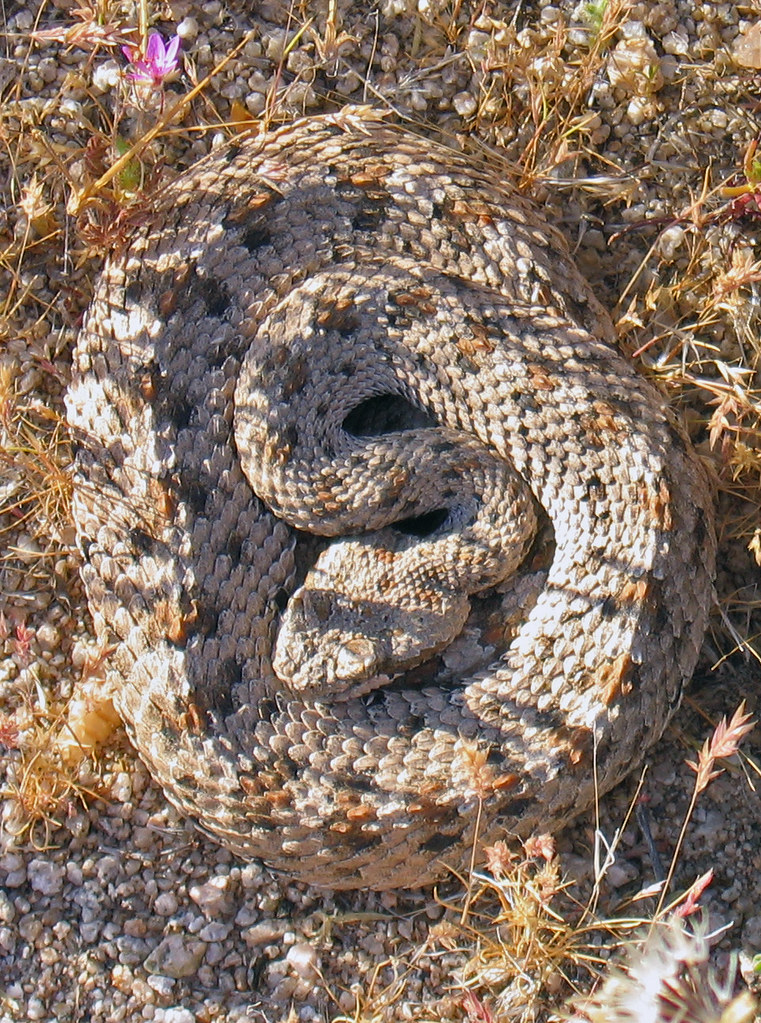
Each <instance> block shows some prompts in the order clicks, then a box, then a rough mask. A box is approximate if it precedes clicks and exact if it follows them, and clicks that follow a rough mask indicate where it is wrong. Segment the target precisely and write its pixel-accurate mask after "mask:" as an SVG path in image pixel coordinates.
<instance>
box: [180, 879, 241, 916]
mask: <svg viewBox="0 0 761 1023" xmlns="http://www.w3.org/2000/svg"><path fill="white" fill-rule="evenodd" d="M229 883H230V880H229V878H228V877H227V876H226V875H224V874H221V875H220V876H218V877H212V878H211V880H209V881H206V882H205V883H204V884H194V885H191V887H190V889H189V891H188V894H189V895H190V897H191V899H192V900H193V902H195V904H196V905H197V906H198V907H199V908H200V909H201V911H202V912H203V914H204V916H206V917H213V916H222V915H223V914H225V913H229V912H230V911H231V910H232V908H233V900H232V897H231V895H230V893H229V892H228V890H227V889H228V886H229Z"/></svg>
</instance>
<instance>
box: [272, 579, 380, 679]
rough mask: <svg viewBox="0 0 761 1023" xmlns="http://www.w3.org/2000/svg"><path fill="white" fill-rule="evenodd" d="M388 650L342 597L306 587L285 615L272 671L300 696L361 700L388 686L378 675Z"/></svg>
mask: <svg viewBox="0 0 761 1023" xmlns="http://www.w3.org/2000/svg"><path fill="white" fill-rule="evenodd" d="M347 612H348V613H347ZM352 619H354V620H352ZM385 645H386V644H385V643H384V640H383V637H382V636H381V637H377V638H376V637H374V636H372V635H370V634H368V633H367V632H366V631H363V627H362V623H361V621H357V620H356V616H355V615H353V614H352V613H351V610H350V609H349V608H347V607H346V600H345V598H344V597H343V595H342V594H339V593H334V592H331V591H329V590H321V589H310V588H308V587H307V586H302V587H301V588H300V589H298V590H297V591H296V592H295V593H294V595H293V596H292V597H291V599H290V601H289V602H288V607H287V608H286V611H285V613H284V615H283V618H282V621H281V624H280V630H279V632H278V636H277V640H276V642H275V649H274V656H273V667H274V669H275V674H276V675H277V676H278V677H279V678H280V680H281V681H282V682H284V683H286V685H288V687H289V688H290V689H292V690H294V691H296V692H299V693H301V694H304V695H307V694H308V695H311V696H331V697H334V698H335V697H343V698H347V697H349V696H358V695H361V694H362V693H366V692H368V691H369V690H371V689H376V688H377V687H378V686H381V685H384V684H385V683H386V682H388V681H389V677H388V675H385V674H380V673H379V672H380V669H381V665H382V662H383V661H384V659H387V651H385V650H384V646H385Z"/></svg>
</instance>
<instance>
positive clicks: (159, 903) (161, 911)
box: [153, 892, 178, 916]
mask: <svg viewBox="0 0 761 1023" xmlns="http://www.w3.org/2000/svg"><path fill="white" fill-rule="evenodd" d="M177 905H178V903H177V897H176V896H175V895H174V894H173V893H172V892H162V893H161V895H159V896H157V897H156V901H155V902H154V903H153V909H154V911H155V912H156V913H158V915H159V916H171V915H172V914H173V913H176V912H177Z"/></svg>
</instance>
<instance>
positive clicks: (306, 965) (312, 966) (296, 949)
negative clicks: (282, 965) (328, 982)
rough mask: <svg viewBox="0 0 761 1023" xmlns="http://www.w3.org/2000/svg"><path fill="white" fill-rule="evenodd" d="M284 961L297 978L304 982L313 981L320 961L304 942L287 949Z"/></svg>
mask: <svg viewBox="0 0 761 1023" xmlns="http://www.w3.org/2000/svg"><path fill="white" fill-rule="evenodd" d="M285 961H286V962H287V963H288V965H289V966H290V967H291V968H292V969H293V971H294V973H296V974H297V975H298V976H299V977H302V978H303V979H304V980H313V979H314V978H315V977H316V976H317V971H318V969H319V965H320V960H319V957H318V955H317V953H316V952H315V950H314V949H313V948H312V946H311V945H308V944H307V943H306V942H305V941H301V942H299V943H298V944H297V945H292V946H291V948H289V949H288V952H287V954H286V957H285Z"/></svg>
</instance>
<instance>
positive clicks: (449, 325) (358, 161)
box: [67, 108, 715, 889]
mask: <svg viewBox="0 0 761 1023" xmlns="http://www.w3.org/2000/svg"><path fill="white" fill-rule="evenodd" d="M67 410H68V416H69V422H70V424H71V428H72V432H73V435H74V438H75V441H76V445H77V455H76V470H75V518H76V523H77V530H78V538H79V544H80V547H81V550H82V554H83V568H82V574H83V579H84V582H85V586H86V591H87V596H88V601H89V605H90V608H91V611H92V614H93V618H94V622H95V626H96V630H97V633H98V635H99V637H100V638H101V640H102V641H103V642H104V643H107V644H109V645H113V648H114V649H113V652H112V654H111V656H110V658H109V666H108V672H109V679H110V680H111V682H112V683H113V684H114V686H115V689H116V693H117V697H116V701H117V705H118V709H119V711H120V713H121V715H122V717H123V719H124V721H125V723H126V727H127V730H128V733H129V736H130V738H131V740H132V742H133V743H134V745H135V747H136V748H137V750H138V751H139V753H140V755H141V756H142V758H143V759H144V760H145V762H146V764H147V765H148V768H149V769H150V771H151V773H152V774H153V775H154V776H155V778H156V779H157V780H158V781H159V782H160V784H161V785H162V786H163V788H164V790H165V792H166V794H167V796H168V797H169V799H170V800H171V801H172V802H174V803H175V804H176V806H177V807H179V808H180V810H181V811H182V812H184V813H186V814H188V815H191V816H192V817H194V818H195V819H196V820H197V821H198V823H199V824H200V826H201V827H202V828H203V829H204V830H205V831H206V832H207V833H209V834H211V835H212V836H214V837H215V838H216V839H217V840H218V841H219V842H221V843H223V844H224V845H226V846H227V847H229V848H230V849H231V850H233V851H234V852H235V853H237V854H239V855H241V856H243V857H249V858H250V857H260V858H262V859H263V860H264V861H265V862H266V863H268V864H270V865H271V866H272V867H274V868H276V869H279V870H282V871H284V872H286V873H287V874H288V875H289V876H291V877H294V878H299V879H302V880H305V881H309V882H312V883H316V884H319V885H324V886H331V887H335V888H352V887H360V886H363V887H371V888H378V889H383V888H389V887H410V886H417V885H422V884H425V883H427V882H430V881H431V880H433V879H435V878H436V877H438V876H440V875H441V873H442V871H444V870H445V869H446V867H447V866H448V865H454V866H455V867H459V866H461V865H462V864H463V863H464V862H466V861H467V860H468V858H469V857H470V853H471V849H472V848H477V849H478V848H481V846H482V845H483V844H484V843H487V842H491V841H494V840H495V839H496V838H498V837H501V836H505V835H517V836H526V835H528V834H530V833H531V832H533V831H536V830H537V829H547V828H550V827H558V826H560V825H561V824H563V823H564V822H566V821H567V820H569V819H570V818H572V817H573V816H574V815H575V814H576V813H578V812H579V811H580V810H582V809H584V808H586V807H587V806H589V805H590V804H591V803H592V801H593V799H594V796H595V793H596V792H600V791H605V790H607V789H609V788H610V787H611V786H612V785H614V784H615V783H616V782H617V781H619V780H620V779H621V778H622V777H623V776H624V775H625V774H626V773H627V772H628V771H630V770H631V769H632V767H633V766H634V765H635V764H637V763H638V762H639V761H640V760H641V758H642V756H643V755H644V752H645V750H646V749H647V748H648V747H649V746H650V745H651V744H652V743H653V742H654V741H655V740H656V739H657V738H658V737H659V736H660V734H661V733H662V731H663V729H664V728H665V726H666V723H667V721H668V719H669V716H670V714H671V713H672V711H673V710H674V708H675V706H676V704H677V703H678V701H679V697H680V693H681V690H682V687H683V685H684V683H685V681H686V680H687V679H689V677H690V675H691V673H692V672H693V670H694V667H695V664H696V661H697V657H698V651H699V648H700V645H701V641H702V636H703V633H704V631H705V628H706V622H707V616H708V611H709V607H710V604H711V600H712V592H713V582H712V580H713V572H714V559H715V537H714V524H713V508H712V499H711V493H710V487H709V483H708V478H707V476H706V475H705V471H704V469H703V467H702V464H701V462H700V460H699V458H698V456H697V455H696V454H695V453H694V451H693V450H692V448H691V447H690V445H689V443H688V441H687V440H686V439H685V437H684V435H683V433H682V432H681V430H680V428H679V427H678V426H677V425H676V424H675V423H674V422H673V420H672V416H671V415H670V413H669V411H668V409H667V407H666V402H665V400H664V398H663V397H662V396H661V394H660V393H659V392H658V391H657V390H656V389H655V388H654V387H653V386H652V385H651V384H650V383H648V382H647V381H645V380H643V379H642V378H641V377H640V376H639V375H638V374H637V373H636V372H635V370H634V369H633V368H632V367H631V366H630V365H629V364H628V362H627V361H626V359H625V358H624V357H623V356H622V355H621V354H620V353H619V352H618V351H617V349H616V347H615V344H614V336H613V328H612V325H611V322H610V320H609V318H608V317H607V315H606V314H605V312H604V311H603V310H602V308H601V307H600V305H599V303H598V302H597V301H596V299H595V297H594V295H593V293H592V290H591V288H590V286H589V285H588V284H587V283H586V282H585V281H584V279H583V278H582V277H581V275H580V274H579V272H578V271H577V269H576V268H575V267H574V265H573V262H572V260H571V259H570V257H569V255H568V254H567V251H566V249H565V248H564V245H563V242H562V240H561V238H560V237H559V235H558V234H557V233H556V232H555V231H554V230H553V229H552V228H550V227H548V226H547V225H546V224H545V223H544V222H543V220H542V218H541V216H540V214H539V213H538V212H537V211H536V210H535V209H534V208H533V206H531V204H530V203H529V202H528V201H527V200H525V199H524V198H522V197H521V196H519V195H517V194H516V193H515V192H514V191H512V190H511V189H510V188H508V187H507V186H505V185H503V184H502V183H500V181H499V180H498V177H497V175H496V174H495V173H494V171H493V170H489V169H487V168H486V167H484V166H483V165H482V164H481V163H480V162H479V161H478V160H476V159H474V158H471V157H468V156H466V155H463V154H462V153H457V152H452V151H450V150H448V149H446V148H444V147H443V146H440V145H438V144H436V143H433V142H431V141H429V140H425V139H423V138H420V137H418V136H416V135H414V134H411V133H410V132H408V131H406V130H404V129H402V128H400V127H398V126H395V125H393V124H391V123H388V122H387V121H386V120H385V119H384V118H383V117H382V116H380V115H378V114H375V113H373V112H372V111H371V110H369V109H358V108H347V109H345V110H344V111H342V112H340V113H337V114H332V115H325V116H320V117H313V118H309V119H305V120H301V121H297V122H295V123H293V124H291V125H288V126H286V127H281V128H279V129H277V130H274V131H273V132H271V133H270V134H268V135H266V136H263V137H258V138H247V139H238V140H237V141H233V142H232V143H231V144H229V145H228V146H227V147H226V148H222V149H221V150H218V151H215V152H213V153H212V154H211V155H210V156H208V157H207V158H205V159H203V160H201V161H200V162H199V163H198V164H196V165H195V166H194V167H192V168H191V169H190V170H189V171H188V172H186V173H184V174H182V175H181V176H179V177H177V179H176V180H173V181H172V182H171V183H169V184H168V185H166V187H165V188H163V190H161V191H160V192H159V193H158V194H156V195H155V196H154V197H153V199H152V200H151V201H150V203H149V204H147V205H146V208H145V209H143V210H141V214H140V217H139V222H138V223H136V225H135V226H134V228H133V229H132V231H131V234H130V237H129V239H128V240H127V241H126V242H124V243H123V244H122V245H120V246H117V247H116V249H115V251H114V252H113V253H112V254H111V255H110V257H109V259H108V260H107V263H106V266H105V269H104V271H103V274H102V277H101V279H100V282H99V284H98V285H97V287H96V293H95V296H94V300H93V304H92V306H91V308H90V310H89V312H88V315H87V317H86V320H85V323H84V326H83V328H82V331H81V334H80V338H79V341H78V346H77V349H76V352H75V358H74V369H73V380H72V383H71V386H70V389H69V392H68V396H67Z"/></svg>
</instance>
